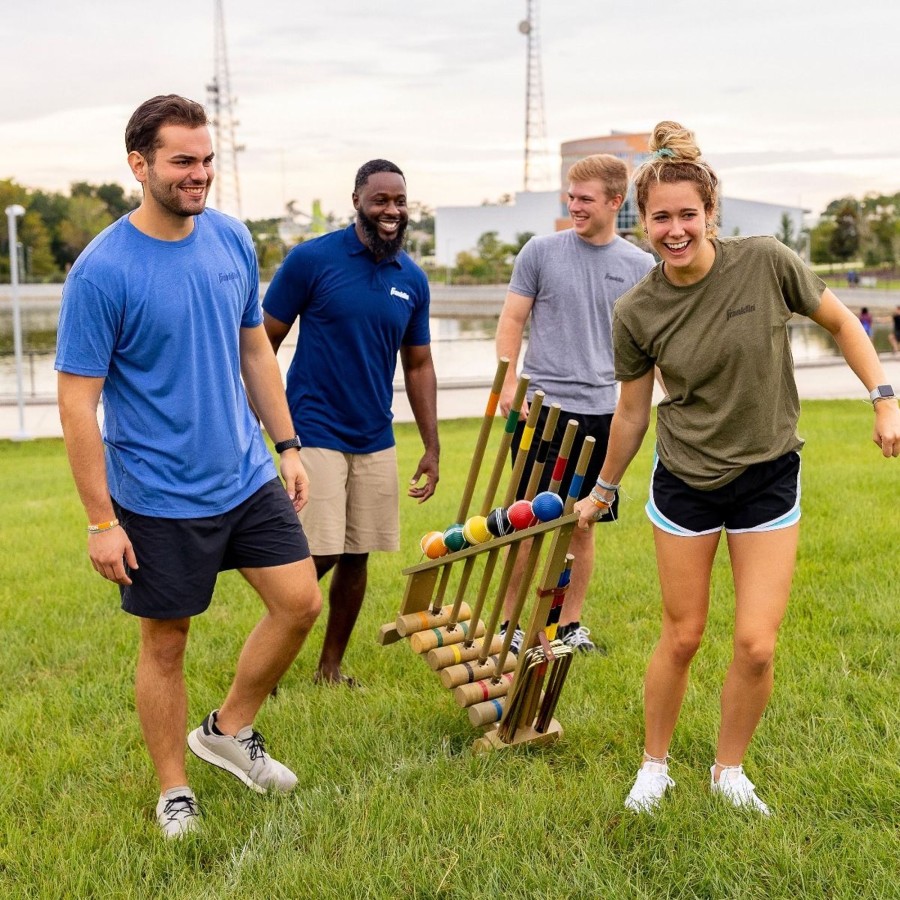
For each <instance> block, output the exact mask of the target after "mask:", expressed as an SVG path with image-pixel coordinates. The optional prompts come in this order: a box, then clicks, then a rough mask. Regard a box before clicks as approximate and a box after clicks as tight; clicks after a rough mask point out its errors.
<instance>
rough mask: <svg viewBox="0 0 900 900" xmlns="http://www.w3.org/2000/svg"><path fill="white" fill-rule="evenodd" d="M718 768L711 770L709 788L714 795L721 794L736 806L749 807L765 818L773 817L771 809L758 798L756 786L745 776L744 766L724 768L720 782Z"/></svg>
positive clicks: (713, 767)
mask: <svg viewBox="0 0 900 900" xmlns="http://www.w3.org/2000/svg"><path fill="white" fill-rule="evenodd" d="M715 771H716V767H715V766H711V767H710V770H709V787H710V790H711V791H712V792H713V793H714V794H721V795H722V796H723V797H725V799H726V800H728V802H729V803H731V804H732V805H734V806H749V807H750V808H751V809H755V810H756V811H757V812H760V813H762V814H763V815H764V816H770V815H772V813H771V811H770V810H769V807H768V806H767V805H766V804H765V803H763V802H762V800H760V799H759V797H757V796H756V786H755V785H754V784H753V782H752V781H751V780H750V779H749V778H748V777H747V776H746V775H745V774H744V767H743V766H723V767H722V772H721V774H720V775H719V780H718V781H716V780H715V777H714V776H715Z"/></svg>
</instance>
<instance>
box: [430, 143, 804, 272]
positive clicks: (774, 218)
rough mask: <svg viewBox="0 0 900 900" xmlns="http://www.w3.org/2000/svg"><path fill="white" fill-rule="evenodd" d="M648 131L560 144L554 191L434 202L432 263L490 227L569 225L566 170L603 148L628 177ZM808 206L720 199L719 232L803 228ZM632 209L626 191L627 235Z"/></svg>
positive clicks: (470, 246) (623, 221)
mask: <svg viewBox="0 0 900 900" xmlns="http://www.w3.org/2000/svg"><path fill="white" fill-rule="evenodd" d="M649 141H650V132H641V133H637V134H627V133H625V132H619V131H613V132H611V133H610V134H608V135H601V136H599V137H591V138H579V139H577V140H573V141H565V142H563V143H562V144H560V148H559V150H560V189H559V191H540V192H519V193H517V194H516V195H515V202H514V203H512V204H510V205H508V206H439V207H438V208H437V209H436V210H435V217H434V233H435V245H434V246H435V250H434V252H435V262H436V263H437V264H438V265H440V266H452V265H453V264H454V263H455V262H456V256H457V254H458V253H460V252H462V251H464V250H465V251H472V250H474V249H475V247H476V245H477V243H478V238H480V237H481V235H482V234H484V233H485V232H487V231H496V232H497V236H498V237H499V238H500V240H502V241H505V242H507V243H513V242H514V241H515V238H516V235H517V234H522V233H523V232H526V231H530V232H532V233H533V234H552V233H553V232H554V231H561V230H563V229H564V228H569V227H570V221H569V217H568V215H567V213H566V195H567V191H568V182H567V175H568V172H569V169H570V168H571V167H572V166H573V165H574V164H575V163H576V162H577V161H578V160H579V159H583V158H584V157H585V156H591V155H592V154H594V153H609V154H611V155H613V156H617V157H618V158H619V159H621V160H623V161H624V162H625V164H626V165H627V166H628V174H629V176H630V175H631V173H632V172H633V171H634V169H635V168H637V166H639V165H640V164H641V163H642V162H643V161H644V160H645V159H646V158H647V156H648V155H649V152H648V150H647V144H648V143H649ZM806 212H808V210H804V209H803V208H802V207H799V206H787V205H781V204H777V203H759V202H757V201H755V200H738V199H735V198H732V197H725V196H723V197H722V198H721V210H720V225H719V234H720V235H721V236H722V237H728V236H731V235H735V234H742V235H752V234H777V233H778V232H780V231H781V227H782V217H783V216H784V214H785V213H787V215H788V216H789V217H790V219H791V224H792V228H793V232H794V233H795V234H797V233H798V232H799V231H800V229H801V228H802V227H803V216H804V213H806ZM638 222H639V219H638V211H637V206H636V204H635V202H634V198H633V196H632V195H631V192H630V191H629V195H628V197H626V199H625V202H624V203H623V204H622V208H621V209H620V210H619V215H618V217H617V219H616V229H617V230H618V232H619V234H621V235H623V236H624V237H629V236H631V235H633V234H634V232H635V229H636V227H637V225H638Z"/></svg>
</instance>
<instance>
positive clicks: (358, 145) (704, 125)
mask: <svg viewBox="0 0 900 900" xmlns="http://www.w3.org/2000/svg"><path fill="white" fill-rule="evenodd" d="M2 6H3V15H2V18H0V178H14V179H15V180H17V181H18V182H19V183H21V184H24V185H26V186H28V187H42V188H48V189H54V190H65V189H67V188H68V185H69V184H70V183H71V182H73V181H79V180H87V181H91V182H103V181H118V182H121V183H122V184H123V185H125V186H126V187H128V188H129V189H131V187H132V186H134V182H133V181H132V180H131V175H130V172H129V170H128V168H127V166H126V163H125V151H124V144H123V133H124V128H125V123H126V122H127V120H128V117H129V115H130V114H131V112H132V111H133V110H134V108H135V107H136V106H137V105H138V104H139V103H141V102H142V101H143V100H145V99H147V98H148V97H151V96H153V95H154V94H158V93H180V94H184V95H186V96H188V97H191V98H193V99H196V100H199V101H201V102H203V103H205V102H206V85H207V83H208V82H209V81H210V79H211V76H212V75H213V72H214V68H213V8H214V3H213V0H200V2H192V3H183V2H178V3H176V2H170V0H154V2H152V3H149V4H136V3H125V2H121V0H116V2H112V0H91V2H82V3H75V2H67V0H27V2H26V0H2ZM525 9H526V3H525V0H453V2H438V0H391V2H388V3H365V2H356V0H327V2H322V0H316V2H312V0H256V2H248V0H226V3H225V21H226V34H227V39H228V55H229V63H230V70H231V83H232V92H233V93H234V94H235V95H236V96H237V97H238V112H239V118H240V126H239V129H238V139H239V141H240V142H241V143H243V144H245V145H246V150H245V152H243V153H242V154H241V155H240V157H239V160H240V163H239V168H240V180H241V192H242V195H243V213H244V216H245V217H252V218H261V217H267V216H277V215H280V214H281V213H282V212H283V210H284V207H285V203H286V202H287V201H288V200H295V201H297V205H298V208H300V209H305V210H309V209H310V207H311V205H312V200H313V199H314V198H319V199H321V200H322V203H323V207H324V208H325V210H326V211H328V210H332V211H334V212H336V213H338V214H340V215H344V214H346V213H348V212H349V211H350V209H351V206H350V193H351V191H352V183H353V176H354V174H355V171H356V169H357V167H358V166H359V165H360V164H361V163H362V162H364V161H365V160H367V159H370V158H372V157H387V158H389V159H393V160H394V161H395V162H397V163H398V164H399V165H400V166H401V168H403V169H404V170H405V172H406V175H407V182H408V185H409V194H410V199H412V200H419V201H421V202H424V203H426V204H428V205H430V206H437V205H451V204H452V205H456V204H469V203H480V202H481V201H482V200H484V199H491V200H494V199H496V198H498V197H499V196H500V195H502V194H505V193H513V192H515V191H517V190H521V189H522V182H523V148H524V137H523V135H524V130H525V127H524V118H525V112H524V108H525V51H526V40H525V38H524V37H523V36H522V35H521V34H520V33H519V31H518V28H517V26H518V23H519V21H520V20H521V19H522V18H523V17H524V15H525ZM539 28H540V36H541V45H542V64H543V83H544V97H545V103H544V106H545V118H546V125H547V135H548V148H549V149H550V151H551V153H552V154H553V155H552V157H551V160H552V161H551V163H550V166H549V171H550V172H552V173H553V175H556V176H557V177H558V167H559V157H558V150H559V144H560V142H561V141H564V140H571V139H573V138H580V137H590V136H594V135H599V134H608V133H609V132H610V131H611V130H619V131H649V130H650V129H651V128H652V126H653V125H654V124H655V123H656V122H657V121H659V120H661V119H676V120H678V121H680V122H682V123H683V124H684V125H686V126H688V127H689V128H692V129H693V130H694V131H695V132H696V134H697V137H698V142H699V144H700V147H701V149H702V150H703V151H704V153H705V154H706V156H707V157H708V158H709V159H710V161H711V162H712V163H713V165H714V166H716V168H717V171H718V172H719V175H720V177H721V179H722V182H723V188H724V192H725V193H726V195H728V196H733V197H741V198H746V199H752V200H765V201H771V202H777V203H785V204H791V205H802V206H805V207H807V208H809V209H811V210H812V211H813V212H814V213H818V212H820V211H821V209H822V208H823V207H824V205H825V204H826V203H827V202H828V201H829V200H831V199H834V198H835V197H837V196H842V195H845V194H852V195H854V196H861V195H862V194H863V193H865V192H866V191H869V190H875V191H879V192H890V193H894V192H896V191H898V190H900V100H898V93H897V91H898V84H900V76H898V70H897V65H898V64H897V60H898V58H900V4H898V3H896V2H891V0H877V2H876V0H852V2H837V0H756V2H754V3H752V4H747V3H737V2H728V0H693V2H681V3H671V2H663V0H644V2H641V3H622V2H616V3H613V2H611V0H543V2H542V3H541V4H540V17H539ZM547 186H548V187H550V186H552V185H551V184H548V185H547Z"/></svg>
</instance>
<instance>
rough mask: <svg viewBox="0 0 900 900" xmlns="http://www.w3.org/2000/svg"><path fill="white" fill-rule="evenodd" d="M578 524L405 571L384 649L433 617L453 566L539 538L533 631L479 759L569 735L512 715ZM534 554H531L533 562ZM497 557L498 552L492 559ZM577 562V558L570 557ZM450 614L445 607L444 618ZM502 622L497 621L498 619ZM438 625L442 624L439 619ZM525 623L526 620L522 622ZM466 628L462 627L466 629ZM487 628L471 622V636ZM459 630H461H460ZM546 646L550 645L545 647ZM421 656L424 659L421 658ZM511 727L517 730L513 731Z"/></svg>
mask: <svg viewBox="0 0 900 900" xmlns="http://www.w3.org/2000/svg"><path fill="white" fill-rule="evenodd" d="M577 521H578V515H577V513H568V514H566V515H563V516H561V517H560V518H558V519H554V520H552V521H549V522H541V523H539V524H537V525H534V526H532V527H531V528H526V529H523V530H522V531H516V532H514V533H512V534H508V535H504V536H503V537H496V538H494V539H492V540H490V541H487V542H485V543H482V544H477V545H475V546H472V547H467V548H465V549H464V550H459V551H457V552H456V553H451V554H448V555H446V556H442V557H439V558H438V559H430V560H427V561H426V562H422V563H419V564H418V565H415V566H411V567H409V568H407V569H404V570H403V573H402V574H403V575H405V576H406V589H405V592H404V596H403V600H402V604H401V607H400V612H399V614H398V619H397V621H396V622H390V623H388V624H385V625H382V626H381V629H380V631H379V634H378V643H379V644H381V645H388V644H393V643H395V642H397V641H399V640H401V639H402V637H404V636H409V635H403V634H401V632H400V631H398V624H399V623H400V622H401V620H402V619H403V617H404V616H411V615H413V614H421V615H423V616H427V615H429V614H428V613H427V612H426V611H427V610H429V609H430V608H431V603H432V598H433V596H434V593H435V588H436V585H437V583H438V579H439V576H441V575H442V574H443V578H444V580H445V581H446V579H447V578H448V576H449V572H446V571H443V570H445V567H447V566H453V565H454V564H456V563H460V562H463V561H465V560H467V559H468V558H469V557H472V556H479V555H491V554H490V551H498V550H500V549H502V548H504V547H508V546H511V545H514V544H516V543H518V542H521V541H524V540H526V539H528V538H533V539H534V542H533V545H532V554H533V559H529V560H528V563H527V564H526V569H525V572H524V573H523V579H527V581H528V583H527V585H526V586H524V590H525V591H527V592H528V594H529V595H533V597H534V600H533V603H532V606H531V614H530V616H529V618H528V627H527V628H525V629H524V631H525V637H524V640H523V641H522V647H521V650H520V652H519V654H518V658H517V663H516V667H515V670H514V675H513V678H512V681H511V685H510V688H509V693H508V695H507V700H506V703H505V707H504V711H503V715H502V717H501V718H500V720H499V721H498V722H496V723H493V724H490V725H487V726H483V727H485V732H484V734H483V735H482V736H481V737H479V738H478V739H477V740H476V741H475V742H474V743H473V745H472V751H473V753H484V752H488V751H490V750H499V749H505V748H509V747H514V746H519V745H522V744H531V745H541V744H550V743H553V742H555V741H557V740H559V738H560V736H561V735H562V733H563V730H562V726H561V725H560V723H559V722H558V721H557V720H556V719H555V718H551V719H550V720H549V723H548V724H546V726H545V727H544V729H543V730H541V731H538V730H537V729H536V728H535V723H536V722H537V720H536V719H533V720H532V721H530V722H518V723H515V724H512V726H511V723H509V722H508V721H507V719H508V717H509V713H510V711H511V709H512V708H513V705H514V704H513V702H512V701H513V698H514V696H515V691H516V689H517V686H520V687H521V685H522V683H523V680H522V679H521V678H520V676H521V675H522V673H523V670H524V667H525V656H526V650H528V648H530V647H535V646H537V645H538V644H539V643H540V636H541V635H542V633H543V631H544V628H545V626H546V625H547V621H548V616H549V613H550V607H551V605H552V603H553V599H554V594H555V593H556V590H557V585H558V583H559V580H560V575H561V573H562V572H563V569H564V568H565V567H566V555H567V553H568V549H569V542H570V540H571V537H572V531H573V529H574V527H575V523H576V522H577ZM548 537H549V538H550V546H549V549H548V550H547V552H546V554H545V557H544V565H543V570H542V572H541V574H540V577H539V578H536V577H535V575H536V570H537V566H538V562H539V555H540V549H541V547H540V545H541V544H542V543H543V541H544V540H545V539H546V538H548ZM532 554H529V556H530V557H531V556H532ZM492 555H493V556H494V557H496V552H495V553H494V554H492ZM569 559H571V557H569ZM502 601H503V598H502V596H500V597H498V599H497V603H502ZM447 610H449V607H445V608H444V609H443V612H446V611H447ZM494 619H496V615H494ZM433 621H435V622H438V621H439V619H433ZM522 621H524V617H523V619H522ZM462 624H464V623H462V622H461V623H460V625H462ZM482 624H483V623H480V622H471V621H470V622H469V623H468V633H469V634H470V635H472V636H473V639H474V635H476V634H478V631H479V627H480V625H482ZM457 627H459V626H457ZM512 631H513V628H512V626H510V630H509V633H508V634H507V637H506V641H505V646H507V647H508V645H509V643H510V642H511V639H512ZM545 644H546V642H545ZM419 655H422V656H424V654H422V653H420V654H419ZM510 726H511V727H510Z"/></svg>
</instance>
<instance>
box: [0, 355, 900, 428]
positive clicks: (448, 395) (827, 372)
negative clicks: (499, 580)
mask: <svg viewBox="0 0 900 900" xmlns="http://www.w3.org/2000/svg"><path fill="white" fill-rule="evenodd" d="M881 362H882V365H883V366H884V369H885V374H886V376H887V380H888V382H889V383H890V384H893V385H894V386H895V387H896V388H897V389H900V356H892V355H891V354H882V356H881ZM796 377H797V388H798V390H799V392H800V399H801V400H842V399H851V400H852V399H858V400H865V399H866V398H865V392H864V391H863V389H862V387H861V386H860V383H859V382H858V381H857V379H856V376H855V375H854V374H853V373H852V372H851V371H850V369H849V368H848V367H847V366H846V364H844V362H843V360H840V359H834V360H828V361H826V362H819V363H816V364H807V363H798V364H797V367H796ZM489 391H490V380H489V379H488V380H485V381H484V382H483V383H480V382H477V381H466V382H459V383H457V384H453V383H450V382H448V383H445V384H444V385H442V386H441V387H439V390H438V417H439V418H440V419H461V418H469V417H472V418H476V417H479V416H482V415H483V414H484V408H485V404H486V403H487V399H488V393H489ZM655 399H656V400H658V399H659V397H658V396H657V397H655ZM24 413H25V415H24V434H25V436H26V437H28V438H44V437H62V428H61V427H60V424H59V411H58V410H57V408H56V404H55V403H43V404H32V405H26V406H25V410H24ZM394 415H395V421H397V422H412V421H413V417H412V412H411V411H410V408H409V404H408V403H407V400H406V394H405V393H404V392H403V388H402V387H400V388H399V390H395V391H394ZM21 434H22V428H21V426H20V422H19V408H18V406H16V405H0V440H8V439H12V440H16V439H19V438H20V436H21Z"/></svg>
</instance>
